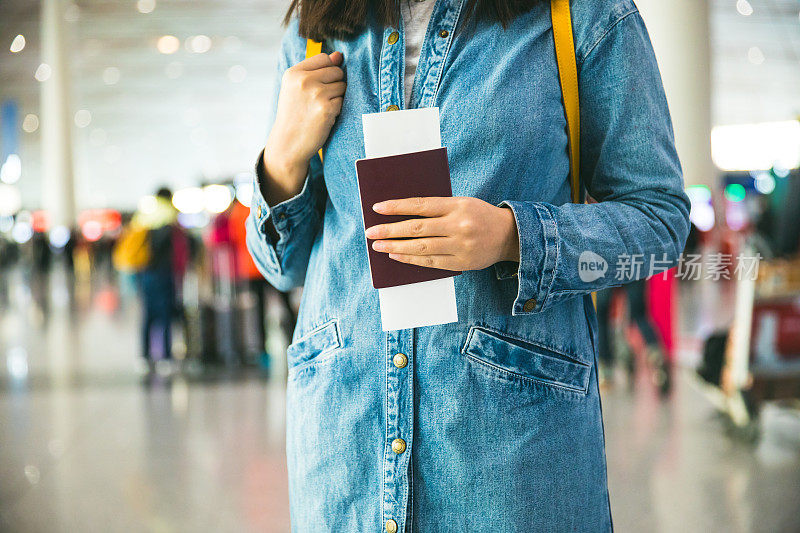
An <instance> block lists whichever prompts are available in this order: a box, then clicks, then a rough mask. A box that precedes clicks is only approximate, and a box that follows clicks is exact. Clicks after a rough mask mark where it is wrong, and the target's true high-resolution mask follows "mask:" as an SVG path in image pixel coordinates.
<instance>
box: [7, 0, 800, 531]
mask: <svg viewBox="0 0 800 533" xmlns="http://www.w3.org/2000/svg"><path fill="white" fill-rule="evenodd" d="M288 3H289V2H288V0H281V1H278V0H138V1H137V0H38V1H37V0H0V157H1V158H0V165H2V170H0V180H2V181H0V531H3V532H5V531H10V532H28V531H30V532H40V531H41V532H50V531H64V532H79V531H80V532H82V531H98V532H100V531H102V532H109V531H153V532H172V531H175V532H177V531H186V532H196V531H214V532H223V531H224V532H228V531H230V532H243V531H262V532H263V531H268V532H281V531H288V529H289V514H288V492H287V491H288V489H287V480H286V463H285V457H284V427H285V409H284V407H285V403H284V387H285V385H284V384H285V379H286V359H285V350H286V346H287V345H288V344H289V342H290V339H291V335H292V331H293V328H294V324H295V317H296V313H297V306H298V304H299V301H300V299H299V296H300V292H301V290H297V291H294V292H291V293H289V294H284V293H280V292H278V291H277V290H275V289H274V288H272V287H270V286H269V285H268V284H267V283H266V282H265V281H264V280H263V278H261V276H260V275H259V273H258V272H257V271H256V270H255V267H254V265H253V264H252V262H251V260H250V259H249V256H248V254H247V251H246V248H245V246H244V219H245V217H246V216H247V214H248V212H249V208H248V206H249V203H250V200H251V195H252V179H253V175H252V172H253V164H254V162H255V160H256V157H257V155H258V153H259V151H260V149H261V148H262V146H263V143H264V140H265V138H266V134H267V131H266V121H267V116H268V114H269V111H270V109H269V108H270V105H272V104H271V102H269V101H268V98H269V94H270V91H271V87H272V84H273V82H274V76H275V71H276V64H277V53H278V49H279V44H280V38H281V35H282V33H283V27H282V26H281V20H282V18H283V15H284V13H285V10H286V8H287V7H288ZM637 4H638V6H639V8H640V10H641V12H642V14H643V16H644V19H645V21H646V22H647V24H648V28H649V30H650V35H651V38H652V40H653V44H654V47H655V49H656V53H657V55H658V59H659V64H660V67H661V71H662V76H663V78H664V84H665V88H666V91H667V96H668V99H669V102H670V107H671V112H672V116H673V122H674V125H675V131H676V140H677V145H678V151H679V153H680V156H681V160H682V163H683V166H684V172H685V179H686V187H687V193H688V194H689V196H690V199H691V201H692V214H691V217H692V222H693V231H692V234H691V236H690V238H689V243H688V244H687V249H686V251H685V252H684V256H683V260H682V262H681V264H680V265H679V266H678V267H677V268H675V269H673V270H672V271H670V272H669V274H668V275H667V276H656V277H654V278H652V279H649V280H648V281H646V282H643V283H638V284H632V285H629V286H626V287H624V288H621V289H618V290H613V291H609V292H608V293H604V294H599V295H597V302H598V312H599V313H600V323H601V325H602V326H603V331H604V332H605V336H604V341H603V353H601V354H600V355H601V362H602V365H603V366H602V377H603V379H602V383H601V390H602V394H603V409H604V417H605V431H606V438H607V457H608V465H609V487H610V491H611V507H612V511H613V514H614V523H615V527H616V529H618V530H619V531H624V532H626V531H632V532H649V531H664V532H672V531H698V532H700V531H702V532H711V531H715V532H716V531H720V532H723V531H724V532H745V531H747V532H751V531H752V532H766V531H776V532H778V531H780V532H791V531H800V170H798V167H800V1H798V0H708V1H706V0H675V1H666V0H641V1H639V2H637ZM143 231H147V232H153V234H155V233H158V235H159V238H160V239H161V241H160V242H161V245H159V246H160V251H159V250H156V249H153V250H152V253H153V254H162V255H163V256H164V261H165V262H166V263H165V264H168V265H170V270H169V272H168V275H166V276H160V275H154V276H145V275H141V274H139V273H137V272H136V271H137V268H136V265H137V261H138V260H139V258H137V257H136V253H135V250H136V246H135V245H136V241H137V239H141V238H142V232H143ZM145 326H146V327H145ZM143 352H146V354H147V355H148V357H149V359H145V358H144V357H143V355H144V353H143Z"/></svg>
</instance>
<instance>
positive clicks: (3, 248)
mask: <svg viewBox="0 0 800 533" xmlns="http://www.w3.org/2000/svg"><path fill="white" fill-rule="evenodd" d="M18 257H19V247H18V246H17V244H16V243H15V242H13V241H12V240H11V239H7V238H6V237H5V236H3V235H1V234H0V309H2V308H5V307H8V306H9V305H10V304H11V295H10V294H9V279H8V278H9V276H10V275H11V270H12V269H13V268H14V265H15V264H16V262H17V258H18Z"/></svg>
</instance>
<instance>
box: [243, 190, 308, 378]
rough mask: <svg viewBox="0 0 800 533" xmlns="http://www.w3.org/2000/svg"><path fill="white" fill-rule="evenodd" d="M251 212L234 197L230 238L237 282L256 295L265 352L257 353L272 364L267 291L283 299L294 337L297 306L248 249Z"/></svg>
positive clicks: (259, 336) (260, 343) (260, 339)
mask: <svg viewBox="0 0 800 533" xmlns="http://www.w3.org/2000/svg"><path fill="white" fill-rule="evenodd" d="M249 214H250V208H248V207H245V206H244V204H242V203H241V202H239V201H238V200H234V202H233V204H232V205H231V208H230V220H229V224H230V225H229V231H230V240H231V244H232V245H233V249H234V259H235V264H236V276H237V283H238V285H239V290H240V292H243V293H244V292H249V293H252V294H253V295H254V296H255V298H256V304H255V309H256V322H257V331H256V334H257V335H256V342H257V344H258V346H260V347H261V353H259V354H256V355H257V356H258V357H259V360H260V362H261V365H262V366H263V367H265V368H269V366H270V364H271V361H270V359H271V356H270V354H268V353H267V351H266V346H267V330H266V323H267V318H266V309H267V301H268V300H267V295H268V293H269V292H270V291H275V293H277V296H278V298H277V299H276V300H275V301H279V302H281V303H282V304H283V310H284V312H285V315H286V316H287V317H288V320H287V321H286V328H287V331H286V336H287V338H290V337H291V336H292V333H293V332H294V325H295V324H294V322H295V316H294V310H293V309H292V305H291V302H290V299H289V293H288V292H281V291H278V290H276V289H275V288H274V287H272V286H271V285H270V284H269V283H267V280H265V279H264V276H262V275H261V272H259V271H258V268H257V267H256V264H255V262H254V261H253V258H252V257H251V256H250V252H249V251H248V250H247V232H246V227H245V223H246V221H247V217H248V216H249Z"/></svg>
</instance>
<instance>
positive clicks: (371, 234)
mask: <svg viewBox="0 0 800 533" xmlns="http://www.w3.org/2000/svg"><path fill="white" fill-rule="evenodd" d="M364 233H366V235H367V239H374V238H375V226H372V227H370V228H367V231H365V232H364Z"/></svg>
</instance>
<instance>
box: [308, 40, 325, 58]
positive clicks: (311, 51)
mask: <svg viewBox="0 0 800 533" xmlns="http://www.w3.org/2000/svg"><path fill="white" fill-rule="evenodd" d="M321 52H322V41H315V40H314V39H308V40H307V41H306V59H308V58H309V57H311V56H315V55H317V54H319V53H321Z"/></svg>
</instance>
